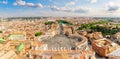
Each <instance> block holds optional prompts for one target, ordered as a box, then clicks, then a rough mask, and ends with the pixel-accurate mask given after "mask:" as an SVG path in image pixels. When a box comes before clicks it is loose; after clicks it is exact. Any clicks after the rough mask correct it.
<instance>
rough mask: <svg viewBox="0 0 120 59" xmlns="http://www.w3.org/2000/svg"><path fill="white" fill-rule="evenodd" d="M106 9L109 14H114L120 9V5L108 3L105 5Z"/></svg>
mask: <svg viewBox="0 0 120 59" xmlns="http://www.w3.org/2000/svg"><path fill="white" fill-rule="evenodd" d="M105 8H106V10H107V11H109V12H114V11H117V10H119V9H120V5H119V3H117V2H108V3H106V4H105Z"/></svg>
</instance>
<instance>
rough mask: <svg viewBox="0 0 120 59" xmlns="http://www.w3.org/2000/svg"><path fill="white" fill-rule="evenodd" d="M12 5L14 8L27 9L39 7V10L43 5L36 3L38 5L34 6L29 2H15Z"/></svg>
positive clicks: (20, 0) (17, 0) (19, 0)
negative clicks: (23, 7) (21, 7)
mask: <svg viewBox="0 0 120 59" xmlns="http://www.w3.org/2000/svg"><path fill="white" fill-rule="evenodd" d="M13 5H15V6H17V5H18V6H27V7H39V8H42V7H43V5H42V4H41V3H38V4H34V3H30V2H25V1H23V0H16V2H15V3H13Z"/></svg>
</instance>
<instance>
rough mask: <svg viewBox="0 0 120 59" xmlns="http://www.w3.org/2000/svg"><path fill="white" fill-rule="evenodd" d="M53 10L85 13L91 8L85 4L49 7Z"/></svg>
mask: <svg viewBox="0 0 120 59" xmlns="http://www.w3.org/2000/svg"><path fill="white" fill-rule="evenodd" d="M50 8H51V10H53V11H63V12H74V13H87V12H89V10H90V9H91V8H89V7H85V6H77V7H73V8H70V7H57V6H52V7H50Z"/></svg>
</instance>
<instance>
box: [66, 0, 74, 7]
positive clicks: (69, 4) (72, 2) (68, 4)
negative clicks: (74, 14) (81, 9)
mask: <svg viewBox="0 0 120 59" xmlns="http://www.w3.org/2000/svg"><path fill="white" fill-rule="evenodd" d="M71 5H75V2H74V1H71V2H69V3H67V4H66V6H71Z"/></svg>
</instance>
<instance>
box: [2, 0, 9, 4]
mask: <svg viewBox="0 0 120 59" xmlns="http://www.w3.org/2000/svg"><path fill="white" fill-rule="evenodd" d="M0 4H8V2H7V0H6V1H0Z"/></svg>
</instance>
